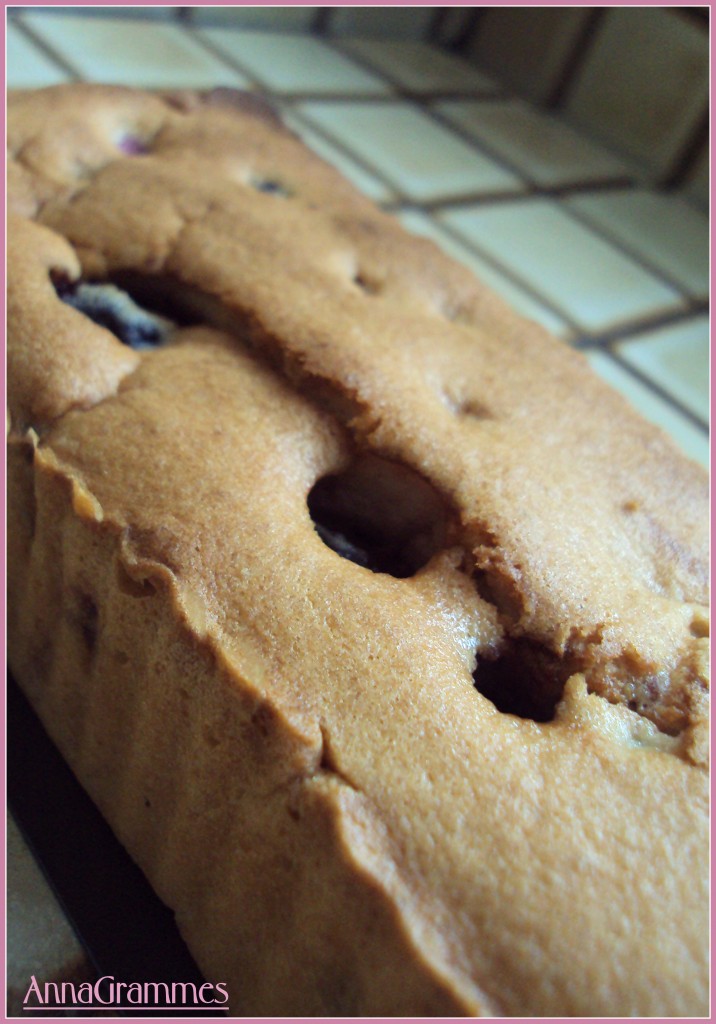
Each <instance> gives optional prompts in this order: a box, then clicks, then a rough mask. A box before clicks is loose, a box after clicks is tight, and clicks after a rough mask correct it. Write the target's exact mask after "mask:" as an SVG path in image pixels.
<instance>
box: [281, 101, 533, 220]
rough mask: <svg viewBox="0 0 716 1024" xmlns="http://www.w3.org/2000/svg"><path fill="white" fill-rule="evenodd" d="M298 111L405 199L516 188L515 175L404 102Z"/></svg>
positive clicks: (329, 105) (324, 105)
mask: <svg viewBox="0 0 716 1024" xmlns="http://www.w3.org/2000/svg"><path fill="white" fill-rule="evenodd" d="M299 109H300V110H301V112H302V113H303V114H304V115H305V116H306V117H308V118H309V120H311V121H312V122H314V123H315V124H316V125H318V126H320V127H321V128H323V129H324V130H325V131H327V132H329V133H330V134H331V135H333V136H335V138H337V139H340V141H341V142H342V143H343V144H344V145H346V146H348V147H349V148H351V149H353V150H355V152H356V153H360V155H361V157H362V158H363V159H364V160H365V161H366V162H367V163H368V164H370V165H371V166H373V167H375V169H376V170H377V171H379V172H380V173H381V174H382V175H383V176H384V177H385V178H387V180H388V181H389V182H391V184H393V185H395V187H396V188H397V189H399V190H400V191H402V192H404V193H405V194H406V195H408V196H409V197H410V198H411V199H415V200H429V199H433V198H438V197H450V196H458V195H465V194H471V193H502V192H511V191H517V190H519V189H520V188H521V182H520V180H519V179H518V178H517V177H516V175H514V174H512V173H511V172H510V171H508V170H506V169H505V168H503V167H501V166H500V165H499V164H497V163H495V162H494V161H493V160H490V159H489V157H486V156H483V155H482V154H481V153H479V152H477V151H476V150H474V149H473V148H472V147H471V146H470V145H469V144H468V143H466V142H463V140H462V139H460V138H458V137H457V136H456V135H453V134H452V132H450V131H448V130H447V129H446V128H443V127H441V126H440V125H439V124H437V123H435V122H433V121H432V120H431V119H430V118H429V117H426V116H425V115H424V114H422V113H420V112H419V111H418V110H417V109H415V108H414V107H412V106H410V105H409V104H407V103H304V104H302V105H301V107H300V108H299Z"/></svg>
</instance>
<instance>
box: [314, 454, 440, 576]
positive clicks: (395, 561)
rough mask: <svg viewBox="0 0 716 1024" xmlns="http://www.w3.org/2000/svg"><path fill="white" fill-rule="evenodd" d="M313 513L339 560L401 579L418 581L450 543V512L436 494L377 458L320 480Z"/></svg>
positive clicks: (398, 467) (401, 469)
mask: <svg viewBox="0 0 716 1024" xmlns="http://www.w3.org/2000/svg"><path fill="white" fill-rule="evenodd" d="M308 510H309V512H310V515H311V518H312V520H313V523H314V527H315V530H316V533H317V534H318V535H319V537H320V538H321V540H322V541H323V542H324V544H326V545H327V546H328V547H330V548H331V549H332V550H333V551H335V552H336V554H338V555H340V556H341V557H342V558H346V559H348V560H349V561H351V562H355V563H356V564H357V565H360V566H362V567H363V568H365V569H370V570H371V572H376V573H387V574H389V575H391V576H396V577H397V578H399V579H405V578H407V577H409V576H413V575H414V574H415V573H416V572H417V571H418V570H419V569H421V568H422V567H423V566H424V565H425V564H426V563H427V562H428V561H429V560H430V558H431V557H432V556H433V555H434V554H435V553H436V552H437V551H439V550H440V549H441V548H442V547H443V546H444V543H445V536H446V528H447V511H446V507H445V504H444V502H443V500H442V499H441V498H440V496H439V495H438V493H437V492H436V491H435V489H434V488H433V487H432V486H431V485H430V484H429V483H428V482H427V481H426V480H424V479H423V478H422V477H421V476H419V475H418V474H417V473H416V472H414V471H413V470H411V469H409V468H408V467H407V466H402V465H399V464H398V463H395V462H390V461H388V460H387V459H381V458H379V457H378V456H375V455H363V456H360V457H359V458H357V459H356V460H355V462H354V463H353V464H352V465H351V466H350V467H349V468H348V469H347V470H345V471H344V472H343V473H338V474H334V475H331V476H326V477H323V478H322V479H321V480H319V481H318V483H316V484H315V486H314V487H313V489H312V490H311V493H310V494H309V496H308Z"/></svg>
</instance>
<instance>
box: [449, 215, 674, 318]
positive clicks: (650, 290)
mask: <svg viewBox="0 0 716 1024" xmlns="http://www.w3.org/2000/svg"><path fill="white" fill-rule="evenodd" d="M439 219H441V220H444V221H445V223H446V224H449V225H450V226H451V227H453V228H455V229H456V230H457V231H459V232H460V233H461V234H463V235H464V236H465V237H466V238H468V239H469V240H470V241H471V242H473V243H474V244H475V245H477V246H478V247H479V248H480V249H482V250H483V251H484V252H485V253H487V254H488V255H490V256H492V257H493V258H494V259H495V260H497V261H498V263H500V264H502V265H503V266H505V267H507V268H509V269H510V270H511V271H512V272H513V273H514V274H516V275H517V276H518V277H519V278H521V279H523V280H524V281H525V282H526V283H527V284H529V285H530V286H531V287H532V288H533V289H534V290H535V291H536V292H537V293H538V294H540V295H543V296H544V298H545V299H547V300H548V301H550V302H551V303H552V305H554V306H555V307H556V308H557V309H559V310H562V311H563V312H564V314H565V315H566V316H567V317H569V319H571V320H572V321H573V322H574V323H576V324H578V325H579V326H580V327H581V328H582V329H583V330H585V331H588V332H593V333H599V332H602V331H607V330H610V329H612V328H616V327H618V326H621V325H622V324H626V323H629V322H631V321H634V320H636V319H638V318H640V317H643V316H645V315H651V314H656V313H660V312H664V311H666V310H672V309H678V308H680V306H681V305H682V299H681V297H680V296H679V295H678V293H677V292H675V291H674V290H673V289H671V288H668V287H667V286H666V285H663V284H662V283H661V282H660V281H658V280H657V279H656V278H654V277H652V276H651V274H649V273H647V272H646V271H645V270H643V269H642V268H641V267H640V266H639V265H638V264H636V263H635V262H634V261H633V260H631V259H629V258H628V257H626V256H624V255H622V253H620V252H619V251H618V250H616V249H615V248H614V247H613V246H611V245H610V244H609V243H608V242H606V241H604V240H603V239H601V238H599V237H598V236H597V235H595V234H594V233H593V232H592V231H590V230H589V228H587V227H585V226H583V225H582V224H580V223H578V222H577V221H576V220H575V219H574V218H573V217H570V215H569V214H568V213H566V212H565V211H564V210H563V209H561V208H560V206H559V204H558V203H556V202H554V201H552V200H550V199H530V200H527V201H524V202H506V203H491V204H487V205H483V206H471V207H466V208H461V209H457V210H452V211H446V212H444V213H442V214H441V215H440V217H439Z"/></svg>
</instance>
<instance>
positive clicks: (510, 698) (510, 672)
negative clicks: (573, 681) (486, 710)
mask: <svg viewBox="0 0 716 1024" xmlns="http://www.w3.org/2000/svg"><path fill="white" fill-rule="evenodd" d="M563 676H564V674H563V673H560V672H558V671H557V670H556V665H555V663H554V659H553V658H545V656H544V654H543V652H541V651H540V650H539V649H538V648H537V647H535V646H534V645H532V644H529V643H528V642H527V641H519V640H518V641H515V642H514V643H513V644H512V646H510V647H508V648H507V650H506V651H505V652H504V653H502V654H501V655H499V656H498V657H497V658H495V659H494V660H489V659H486V658H482V659H481V658H478V662H477V667H476V668H475V671H474V672H473V674H472V678H473V681H474V683H475V689H476V690H478V691H479V692H480V693H481V694H482V695H483V697H487V699H488V700H489V701H491V702H492V703H493V704H494V705H495V707H496V708H497V710H498V711H501V712H503V713H504V714H509V715H516V716H517V717H519V718H530V719H532V720H533V721H535V722H550V721H551V720H552V719H553V718H554V715H555V710H556V707H557V704H558V703H559V702H560V700H561V699H562V694H563V691H564V684H565V681H566V680H565V678H564V677H563Z"/></svg>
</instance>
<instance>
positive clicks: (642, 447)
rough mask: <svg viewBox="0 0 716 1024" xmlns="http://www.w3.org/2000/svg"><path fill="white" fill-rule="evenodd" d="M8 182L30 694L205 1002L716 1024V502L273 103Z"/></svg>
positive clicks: (18, 512)
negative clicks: (714, 888) (713, 1012)
mask: <svg viewBox="0 0 716 1024" xmlns="http://www.w3.org/2000/svg"><path fill="white" fill-rule="evenodd" d="M8 145H9V207H10V230H9V240H8V244H9V259H8V327H9V333H8V371H9V406H10V427H9V473H8V477H9V495H8V505H9V550H8V560H9V585H10V599H9V616H8V618H9V621H8V629H9V648H10V655H11V662H12V668H13V671H14V672H15V674H16V676H17V678H18V680H19V681H20V683H21V684H22V686H23V687H24V689H25V690H26V692H27V693H28V695H29V696H30V698H31V699H32V701H33V703H34V705H35V707H36V708H37V710H38V712H39V713H40V715H41V717H42V718H43V721H44V722H45V725H46V727H47V729H48V731H49V732H50V733H51V735H52V736H53V738H54V739H55V740H56V742H57V743H58V745H59V746H60V748H61V749H62V751H63V753H64V755H65V757H66V758H67V759H68V761H69V762H70V763H71V765H72V767H73V769H74V770H75V772H76V773H77V775H78V777H79V778H80V780H81V781H82V783H83V784H84V785H85V787H86V788H87V789H88V791H89V793H90V794H91V795H92V797H93V798H94V799H95V801H96V802H97V804H98V805H99V807H100V808H101V810H102V811H103V813H104V814H105V815H106V817H107V818H108V820H109V821H110V823H111V824H112V826H113V828H114V829H115V831H116V833H117V835H118V836H119V838H120V839H121V840H122V842H123V843H124V844H125V845H126V847H127V849H128V850H129V851H130V853H131V854H132V855H133V856H134V857H135V859H136V860H137V861H138V863H139V864H140V866H141V867H142V868H143V870H144V871H145V872H146V874H147V876H148V877H149V879H150V881H151V882H152V884H153V885H154V887H155V888H156V890H157V892H158V893H159V895H160V896H161V897H162V898H163V899H164V900H165V901H166V902H167V903H168V904H169V906H171V907H172V908H173V909H174V910H175V912H176V914H177V920H178V923H179V925H180V928H181V929H182V932H183V934H184V935H185V937H186V939H187V942H188V944H189V947H190V949H191V950H192V952H193V954H194V956H195V957H196V959H197V962H198V963H199V965H200V967H201V968H202V969H203V971H204V972H205V974H206V975H207V978H208V979H209V980H212V981H217V982H219V981H220V982H226V983H228V987H229V991H230V993H231V998H232V1007H233V1008H234V1009H235V1011H236V1012H239V1013H242V1014H282V1015H285V1014H288V1015H290V1014H301V1015H306V1014H307V1015H311V1014H396V1015H398V1014H402V1015H406V1014H407V1015H422V1014H425V1015H452V1014H457V1013H463V1014H473V1015H474V1014H487V1015H497V1014H513V1015H525V1016H536V1015H572V1014H574V1015H597V1016H605V1015H618V1016H628V1015H642V1016H649V1015H656V1016H676V1015H698V1014H705V1013H706V1012H707V1009H708V984H707V983H708V959H707V958H708V776H707V768H706V763H707V754H708V719H707V693H708V673H707V653H708V639H707V637H708V611H707V601H708V594H707V584H708V533H707V523H708V493H707V483H706V477H705V474H704V473H703V471H702V470H700V469H699V468H698V467H696V466H695V465H693V464H692V463H690V462H689V461H688V460H686V459H685V458H684V457H683V456H681V455H680V454H679V453H678V452H677V451H676V450H675V449H674V448H673V447H672V445H671V443H670V442H669V440H668V439H667V438H666V437H665V436H664V435H663V434H662V433H661V432H660V431H659V430H657V429H656V428H654V427H652V426H650V425H648V424H646V423H645V422H643V421H642V420H641V419H640V418H639V417H638V416H637V415H636V414H635V413H634V412H633V411H632V410H631V409H630V408H629V407H628V406H627V405H626V404H625V403H624V402H623V400H622V399H621V398H620V397H619V396H617V395H616V394H614V393H613V392H612V391H611V390H610V389H608V388H607V387H606V385H604V384H602V383H601V382H600V381H598V380H597V379H596V378H595V377H594V376H593V374H592V373H591V371H590V370H589V368H588V367H587V364H586V362H585V360H584V359H583V357H582V356H581V355H580V354H578V353H576V352H574V351H571V350H569V349H567V348H566V347H565V346H564V345H563V344H561V343H559V342H557V341H555V340H553V339H552V338H550V337H549V336H547V335H546V334H545V333H544V332H543V331H542V330H541V329H540V328H539V327H538V326H536V325H535V324H532V323H530V322H528V321H525V320H523V319H521V318H520V317H518V316H516V315H515V314H514V313H513V312H512V311H511V310H509V309H508V308H507V307H506V306H505V305H504V304H503V302H502V301H501V300H500V299H498V298H497V297H496V296H495V295H493V294H492V293H491V292H489V290H487V289H486V288H485V287H484V286H482V285H481V284H480V283H479V282H477V281H476V280H475V279H474V278H473V276H472V275H471V274H470V273H469V272H468V271H467V270H465V269H464V268H462V267H461V266H460V265H458V264H456V263H454V262H453V261H452V260H450V259H448V258H447V257H446V256H444V255H443V254H442V253H441V252H440V251H439V250H438V249H437V248H436V247H435V246H434V245H433V244H432V243H430V242H428V241H425V240H420V239H416V238H412V237H411V236H409V235H407V234H406V233H405V232H404V230H403V229H402V228H400V227H399V226H398V224H397V223H396V222H395V221H394V220H393V219H392V218H391V217H389V216H388V215H386V214H384V213H382V212H380V211H379V210H377V209H376V208H375V207H374V206H373V205H372V204H371V203H370V202H368V200H366V199H364V198H362V197H361V196H360V195H358V194H357V193H356V192H355V191H354V190H353V188H352V187H351V186H350V185H348V184H347V183H346V182H345V181H344V180H343V179H342V178H341V177H340V176H339V175H338V174H337V172H335V171H334V170H333V169H332V168H330V167H329V166H328V165H326V164H325V163H323V162H322V161H321V160H320V159H319V158H318V157H316V156H314V155H313V154H311V153H310V152H309V151H308V150H306V149H305V148H304V147H303V146H302V144H301V143H300V142H299V141H298V140H297V139H296V138H295V136H293V135H292V134H291V133H290V132H288V131H287V130H286V129H284V128H283V127H282V126H281V125H280V123H279V122H278V121H277V120H276V118H275V117H274V116H273V115H272V113H271V112H270V111H268V110H267V109H265V108H264V107H263V106H262V105H261V104H260V103H259V102H258V101H256V100H255V99H253V98H250V97H245V96H240V95H239V94H234V93H232V92H230V91H229V90H216V91H214V92H213V93H210V94H207V95H199V94H195V93H191V92H187V93H174V94H171V95H167V96H158V95H149V94H146V93H140V92H134V91H131V90H125V89H119V88H109V87H98V86H78V85H73V86H61V87H57V88H54V89H50V90H42V91H38V92H36V93H32V92H28V93H20V94H17V95H15V96H14V97H12V98H11V101H10V104H9V111H8ZM121 338H124V340H125V342H127V343H123V341H122V340H120V339H121Z"/></svg>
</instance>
